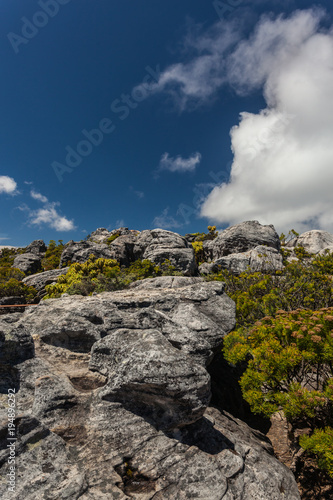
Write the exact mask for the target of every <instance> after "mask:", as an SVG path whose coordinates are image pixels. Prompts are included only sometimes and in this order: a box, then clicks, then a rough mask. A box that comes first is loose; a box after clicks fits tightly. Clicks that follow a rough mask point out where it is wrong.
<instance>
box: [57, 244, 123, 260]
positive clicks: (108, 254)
mask: <svg viewBox="0 0 333 500" xmlns="http://www.w3.org/2000/svg"><path fill="white" fill-rule="evenodd" d="M90 255H95V257H96V258H98V259H113V258H114V253H113V252H112V251H111V250H110V248H109V246H108V245H106V244H105V243H102V244H99V243H93V242H91V241H73V240H72V241H69V242H68V243H66V245H65V247H64V250H63V252H62V254H61V258H60V267H64V266H66V265H68V263H69V262H70V263H74V262H79V263H83V262H86V261H87V260H88V259H89V257H90Z"/></svg>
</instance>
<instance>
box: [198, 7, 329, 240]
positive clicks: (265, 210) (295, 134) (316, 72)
mask: <svg viewBox="0 0 333 500" xmlns="http://www.w3.org/2000/svg"><path fill="white" fill-rule="evenodd" d="M322 16H323V12H321V11H319V10H310V11H298V12H296V13H294V14H293V15H292V16H291V17H290V18H288V19H283V18H278V19H276V20H271V19H267V18H266V19H263V20H262V21H261V22H260V23H259V25H258V26H257V28H256V30H255V32H254V34H253V35H252V36H251V37H250V38H249V40H246V41H242V42H241V43H240V44H239V46H238V48H237V49H236V50H235V52H234V53H233V54H232V56H231V57H230V59H229V78H230V81H231V82H232V84H233V85H234V87H235V88H236V89H237V90H238V91H239V92H240V93H244V92H250V91H252V90H255V89H258V88H262V89H263V95H264V97H265V100H266V102H267V107H266V109H264V110H262V111H261V112H259V113H258V114H252V113H242V114H241V118H240V123H239V125H238V126H235V127H233V128H232V130H231V144H232V150H233V153H234V162H233V165H232V168H231V176H230V180H229V182H227V183H223V184H222V185H220V186H217V187H215V188H214V190H213V191H212V192H211V194H210V195H209V196H208V197H207V199H206V201H205V202H204V204H203V206H202V210H201V214H202V215H203V216H206V217H208V218H210V219H212V220H215V221H216V222H220V223H236V222H240V221H241V220H249V219H258V220H260V221H261V222H263V223H273V224H274V225H275V226H276V227H277V228H278V229H280V230H288V229H290V228H292V227H293V228H294V229H296V230H300V231H303V230H308V229H312V228H320V229H326V230H329V231H333V198H332V184H333V169H332V163H333V142H332V134H333V64H332V61H333V32H332V30H324V29H321V28H320V21H321V19H322Z"/></svg>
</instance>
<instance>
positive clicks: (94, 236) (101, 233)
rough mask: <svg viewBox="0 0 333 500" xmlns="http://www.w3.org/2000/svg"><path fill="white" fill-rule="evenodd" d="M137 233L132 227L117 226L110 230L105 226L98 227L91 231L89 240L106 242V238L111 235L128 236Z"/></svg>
mask: <svg viewBox="0 0 333 500" xmlns="http://www.w3.org/2000/svg"><path fill="white" fill-rule="evenodd" d="M138 233H139V231H133V230H132V229H128V227H119V228H118V229H113V230H112V231H108V230H107V229H105V227H99V228H98V229H96V231H93V232H92V233H91V235H90V237H89V240H90V241H92V242H94V243H106V240H107V239H108V238H110V237H111V236H118V235H119V236H128V235H132V234H138Z"/></svg>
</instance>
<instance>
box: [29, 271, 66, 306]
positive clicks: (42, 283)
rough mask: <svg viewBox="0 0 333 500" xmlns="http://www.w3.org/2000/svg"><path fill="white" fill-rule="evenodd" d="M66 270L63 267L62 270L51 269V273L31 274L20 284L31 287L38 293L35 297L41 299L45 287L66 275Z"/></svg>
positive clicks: (44, 293)
mask: <svg viewBox="0 0 333 500" xmlns="http://www.w3.org/2000/svg"><path fill="white" fill-rule="evenodd" d="M68 269H69V267H64V268H62V269H52V270H51V271H44V272H43V273H38V274H33V275H31V276H27V277H25V278H23V280H22V282H23V283H24V284H25V285H27V286H33V287H34V288H35V289H36V290H37V292H38V295H37V297H38V298H39V299H41V298H42V297H44V295H46V290H45V287H46V285H51V284H52V283H56V282H57V280H58V278H59V276H62V275H63V274H66V273H67V271H68Z"/></svg>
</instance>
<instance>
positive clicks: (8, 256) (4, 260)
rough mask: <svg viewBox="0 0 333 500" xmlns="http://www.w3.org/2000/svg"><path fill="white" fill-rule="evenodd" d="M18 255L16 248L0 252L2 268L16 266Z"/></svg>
mask: <svg viewBox="0 0 333 500" xmlns="http://www.w3.org/2000/svg"><path fill="white" fill-rule="evenodd" d="M17 253H18V252H17V250H16V249H15V248H3V249H2V250H0V268H2V267H11V266H12V265H13V264H14V259H15V257H16V255H17Z"/></svg>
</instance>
